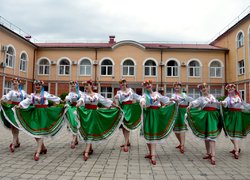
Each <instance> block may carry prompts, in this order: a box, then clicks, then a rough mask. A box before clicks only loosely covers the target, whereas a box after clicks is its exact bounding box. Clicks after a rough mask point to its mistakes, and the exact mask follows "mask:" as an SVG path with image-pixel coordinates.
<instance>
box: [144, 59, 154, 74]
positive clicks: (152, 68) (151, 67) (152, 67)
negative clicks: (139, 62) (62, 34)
mask: <svg viewBox="0 0 250 180" xmlns="http://www.w3.org/2000/svg"><path fill="white" fill-rule="evenodd" d="M148 61H153V62H154V63H155V65H146V63H147V62H148ZM156 67H157V64H156V62H155V61H154V60H152V59H148V60H146V61H145V63H144V76H154V77H155V76H157V68H156ZM146 68H148V75H146ZM154 69H155V75H154V74H153V73H152V72H154Z"/></svg>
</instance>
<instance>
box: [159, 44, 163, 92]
mask: <svg viewBox="0 0 250 180" xmlns="http://www.w3.org/2000/svg"><path fill="white" fill-rule="evenodd" d="M162 56H163V50H162V49H161V58H160V59H161V62H160V67H161V85H160V88H158V89H159V92H160V93H161V94H163V92H164V88H163V82H162V79H163V78H162V75H163V73H162V69H163V66H164V64H163V62H162Z"/></svg>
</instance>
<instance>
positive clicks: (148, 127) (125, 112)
mask: <svg viewBox="0 0 250 180" xmlns="http://www.w3.org/2000/svg"><path fill="white" fill-rule="evenodd" d="M12 84H13V89H12V90H10V91H9V92H8V93H7V94H6V95H4V96H3V97H2V98H1V100H0V101H1V106H0V108H1V112H0V113H1V116H0V117H1V119H2V122H3V125H4V126H5V127H6V128H8V129H10V130H11V132H12V135H13V140H12V143H11V144H10V145H9V149H10V151H11V152H12V153H14V151H15V149H16V148H18V147H20V140H19V137H18V135H19V130H22V131H23V132H25V133H27V134H28V135H30V136H32V137H34V138H35V140H36V142H37V148H36V151H35V153H34V157H33V158H34V160H35V161H38V160H39V158H40V155H42V154H46V153H47V148H46V146H45V144H44V141H43V139H44V138H45V137H52V136H54V135H56V134H57V133H58V132H59V131H60V130H61V129H62V127H63V126H64V124H65V122H66V123H67V127H68V129H69V130H70V132H71V133H72V141H71V143H70V147H71V148H72V149H74V148H76V146H77V145H78V141H79V140H81V141H83V142H84V143H86V146H85V150H84V151H83V155H82V156H83V160H84V161H87V160H88V159H89V156H91V155H92V154H93V152H94V150H93V146H92V144H94V143H99V142H102V141H105V140H107V139H109V138H110V137H112V135H113V134H114V132H115V131H116V129H118V128H122V132H123V135H124V144H123V145H121V146H120V147H121V148H122V151H124V152H128V151H129V148H130V146H131V143H132V142H130V140H129V136H130V131H133V130H136V129H138V128H140V131H141V134H142V135H143V136H144V138H145V140H146V143H147V147H148V154H146V155H145V158H148V159H149V160H150V163H151V164H153V165H156V145H157V144H158V143H161V142H163V141H165V140H166V139H167V137H168V135H169V134H170V133H171V132H172V131H174V133H175V135H176V137H177V139H178V141H179V145H178V146H177V147H176V148H178V149H179V151H180V153H182V154H183V153H184V152H185V132H186V131H187V130H188V126H189V127H190V129H191V130H192V132H193V134H194V135H195V136H196V137H198V138H200V139H202V140H204V142H205V147H206V155H205V156H204V157H203V159H208V160H210V163H211V164H212V165H215V164H216V162H215V142H216V139H217V137H218V136H219V135H220V133H221V131H222V129H223V130H224V132H225V135H226V136H228V137H230V139H231V141H232V143H233V145H234V148H233V150H232V151H230V153H232V154H233V157H234V158H235V159H238V158H239V154H240V152H241V149H240V147H239V144H240V143H239V142H240V140H241V139H243V138H244V137H246V136H247V134H248V133H249V132H250V104H247V103H244V102H243V100H242V99H241V97H240V95H239V93H238V91H237V90H236V86H235V85H234V84H228V85H227V86H226V88H225V89H226V90H227V92H228V96H227V97H226V98H225V99H224V100H223V101H218V100H217V99H216V98H215V97H214V96H213V95H212V94H210V93H209V88H208V85H207V84H206V83H203V84H200V85H198V87H197V88H198V89H199V90H200V94H201V96H200V97H199V98H198V99H196V100H194V99H193V98H192V97H190V96H188V95H187V94H186V93H184V92H182V84H181V82H175V83H174V84H173V89H174V93H173V94H172V96H171V98H168V97H167V96H163V95H162V94H160V93H158V92H156V91H153V84H152V81H150V80H146V81H144V82H143V83H142V86H143V87H144V94H143V95H142V96H140V95H138V94H136V93H135V92H134V91H133V90H132V89H131V88H129V87H128V84H127V81H126V79H121V80H120V81H119V84H120V90H119V91H117V94H116V95H115V96H114V100H110V99H107V98H104V97H103V96H102V95H100V94H98V93H95V92H94V91H93V83H92V81H91V80H89V81H85V82H83V83H82V84H83V86H84V92H81V91H80V90H79V83H78V82H77V81H70V83H69V84H70V92H69V93H68V95H67V96H66V97H65V100H64V101H63V103H62V100H61V99H60V98H59V97H57V96H55V95H52V94H50V93H48V92H46V91H44V88H43V85H44V82H43V81H40V80H35V81H34V86H35V91H34V93H31V94H30V95H28V94H27V93H26V92H25V91H24V90H22V88H21V80H20V79H19V78H13V79H12ZM49 100H50V101H53V102H54V105H53V106H48V104H49V103H48V101H49ZM61 104H63V105H61Z"/></svg>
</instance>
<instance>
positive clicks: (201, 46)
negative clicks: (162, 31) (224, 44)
mask: <svg viewBox="0 0 250 180" xmlns="http://www.w3.org/2000/svg"><path fill="white" fill-rule="evenodd" d="M143 45H144V46H145V47H146V48H160V49H161V48H163V49H164V48H166V49H199V50H228V49H225V48H220V47H216V46H212V45H209V44H154V43H151V44H143Z"/></svg>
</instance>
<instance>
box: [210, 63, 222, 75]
mask: <svg viewBox="0 0 250 180" xmlns="http://www.w3.org/2000/svg"><path fill="white" fill-rule="evenodd" d="M213 62H218V63H219V64H220V66H211V65H212V64H213ZM213 62H211V64H210V67H209V76H210V77H211V78H221V77H222V66H221V63H220V62H219V61H213ZM212 70H213V71H214V75H212V74H211V73H212ZM217 70H218V71H219V72H220V74H219V75H218V74H217Z"/></svg>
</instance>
